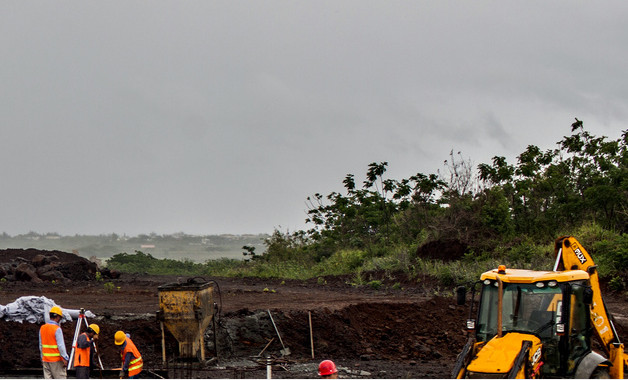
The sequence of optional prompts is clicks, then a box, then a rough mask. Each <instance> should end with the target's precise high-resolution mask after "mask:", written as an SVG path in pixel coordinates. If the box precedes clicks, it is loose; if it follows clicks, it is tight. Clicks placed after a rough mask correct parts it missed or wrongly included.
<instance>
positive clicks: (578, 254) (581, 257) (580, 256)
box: [574, 248, 587, 264]
mask: <svg viewBox="0 0 628 380" xmlns="http://www.w3.org/2000/svg"><path fill="white" fill-rule="evenodd" d="M574 253H575V254H576V257H577V258H578V260H580V264H584V263H586V262H587V258H586V257H584V253H582V251H581V250H580V248H576V249H575V250H574Z"/></svg>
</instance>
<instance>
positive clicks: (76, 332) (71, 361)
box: [68, 309, 105, 378]
mask: <svg viewBox="0 0 628 380" xmlns="http://www.w3.org/2000/svg"><path fill="white" fill-rule="evenodd" d="M83 321H85V328H89V323H87V317H86V316H85V309H81V310H80V311H79V316H78V319H77V321H76V329H75V330H74V339H73V340H72V350H71V351H70V359H69V360H68V370H70V369H72V367H73V366H74V351H75V350H76V342H77V341H78V337H79V335H80V334H81V323H82V322H83ZM94 352H95V353H96V356H97V357H98V364H99V365H100V367H99V368H98V369H99V370H100V377H101V378H102V370H103V369H105V368H104V367H103V365H102V361H101V360H100V354H99V353H98V349H97V348H96V342H94ZM90 365H91V361H90Z"/></svg>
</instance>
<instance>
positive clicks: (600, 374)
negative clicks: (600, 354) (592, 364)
mask: <svg viewBox="0 0 628 380" xmlns="http://www.w3.org/2000/svg"><path fill="white" fill-rule="evenodd" d="M591 378H592V379H610V378H611V375H610V374H609V373H608V367H597V368H596V369H595V371H593V373H592V374H591Z"/></svg>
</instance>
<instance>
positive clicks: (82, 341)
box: [74, 323, 100, 379]
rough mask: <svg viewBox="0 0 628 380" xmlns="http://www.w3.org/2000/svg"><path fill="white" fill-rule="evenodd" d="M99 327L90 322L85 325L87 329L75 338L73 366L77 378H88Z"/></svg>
mask: <svg viewBox="0 0 628 380" xmlns="http://www.w3.org/2000/svg"><path fill="white" fill-rule="evenodd" d="M98 334H100V327H98V325H97V324H95V323H92V324H91V325H89V326H88V327H87V331H85V332H84V333H82V334H81V335H79V336H78V338H77V339H76V346H75V347H74V348H75V352H74V368H76V378H77V379H89V368H90V366H91V364H92V363H93V360H92V359H93V357H94V350H93V348H94V344H95V343H96V341H97V340H98Z"/></svg>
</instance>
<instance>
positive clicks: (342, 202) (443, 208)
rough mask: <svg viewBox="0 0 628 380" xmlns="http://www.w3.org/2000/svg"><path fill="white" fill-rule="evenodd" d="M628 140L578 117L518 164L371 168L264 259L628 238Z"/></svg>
mask: <svg viewBox="0 0 628 380" xmlns="http://www.w3.org/2000/svg"><path fill="white" fill-rule="evenodd" d="M627 142H628V130H625V131H623V132H622V133H621V136H620V137H619V138H617V139H615V140H613V139H609V138H608V137H606V136H600V137H598V136H594V135H592V134H591V133H590V132H588V131H586V130H585V129H584V125H583V123H582V121H580V120H578V119H576V122H575V123H573V124H572V125H571V134H570V135H568V136H564V137H563V139H562V140H560V141H558V142H557V143H556V146H555V147H554V148H550V149H546V150H543V149H542V148H540V147H538V146H535V145H529V146H528V147H527V148H526V149H525V150H524V151H523V152H522V153H520V154H519V155H518V156H517V157H516V161H515V162H508V160H507V159H506V158H505V157H502V156H495V157H493V159H492V161H491V162H490V163H482V164H479V165H477V166H475V167H474V166H473V165H472V164H471V162H470V160H465V159H464V158H463V156H462V154H461V153H460V152H458V153H456V154H454V152H453V151H452V152H450V154H449V159H448V160H446V161H445V163H444V168H443V169H442V170H438V171H437V172H436V173H431V174H425V173H417V174H415V175H412V176H410V177H409V178H403V179H391V178H387V177H386V169H387V167H388V163H387V162H373V163H371V164H369V165H368V168H367V171H366V176H365V178H366V179H365V180H364V181H363V182H362V183H356V180H355V176H354V175H353V174H347V175H346V177H345V178H344V180H343V181H342V184H343V187H344V191H342V192H331V193H330V194H328V195H322V194H320V193H316V194H314V195H313V196H310V197H308V198H307V204H308V211H307V212H308V218H307V220H306V222H307V224H308V225H309V226H311V228H309V229H306V230H300V231H296V232H281V231H277V230H276V231H275V232H274V233H273V235H272V236H271V237H270V238H269V239H267V240H266V244H267V248H268V249H267V251H266V254H265V255H263V256H259V255H258V257H257V259H260V260H262V259H265V260H271V261H272V260H285V259H287V258H291V257H292V258H294V257H295V256H298V255H300V256H304V257H309V258H310V259H314V260H316V261H320V260H324V259H325V258H327V257H330V256H331V255H332V254H334V253H335V252H338V251H339V250H347V249H358V250H364V251H366V252H367V253H368V255H371V256H378V255H385V254H386V251H389V250H390V249H391V247H394V246H405V247H412V246H413V245H415V246H416V245H420V244H421V243H423V242H426V241H431V240H439V239H445V240H457V241H462V242H464V243H465V244H466V245H467V246H468V247H469V252H471V253H473V252H475V253H479V252H487V251H488V252H490V251H493V250H495V248H496V247H498V246H504V245H507V246H508V245H512V244H515V243H514V242H521V241H527V242H532V243H542V242H546V243H547V242H553V240H554V239H555V238H557V237H558V236H560V235H563V234H569V233H572V231H574V230H575V229H577V228H578V227H581V226H584V225H595V226H599V227H600V228H601V229H603V230H605V231H609V232H612V233H613V234H615V235H616V236H617V237H618V238H623V239H625V238H626V236H625V234H626V232H628V231H627V230H628V147H627ZM264 256H265V257H264ZM627 257H628V255H627ZM624 265H625V264H624Z"/></svg>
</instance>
